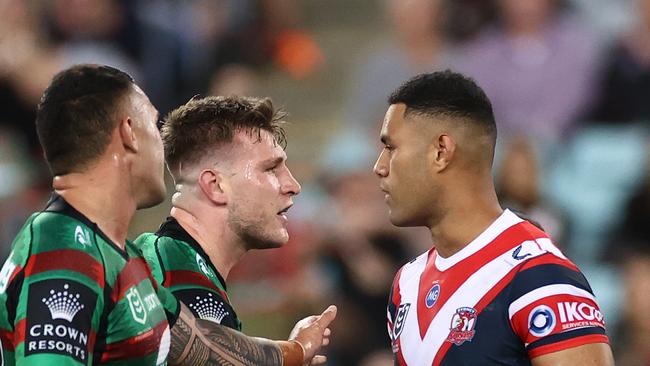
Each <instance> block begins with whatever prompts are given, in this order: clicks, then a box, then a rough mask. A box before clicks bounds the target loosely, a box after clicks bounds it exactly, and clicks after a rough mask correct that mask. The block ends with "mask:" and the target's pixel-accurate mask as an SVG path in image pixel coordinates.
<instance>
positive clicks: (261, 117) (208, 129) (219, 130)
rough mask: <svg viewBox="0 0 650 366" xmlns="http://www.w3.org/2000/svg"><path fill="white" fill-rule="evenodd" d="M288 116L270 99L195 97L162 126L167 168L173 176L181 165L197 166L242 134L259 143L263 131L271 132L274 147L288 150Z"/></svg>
mask: <svg viewBox="0 0 650 366" xmlns="http://www.w3.org/2000/svg"><path fill="white" fill-rule="evenodd" d="M286 115H287V114H286V112H284V110H282V109H281V108H278V109H276V108H275V107H274V106H273V102H272V101H271V99H270V98H255V97H244V96H208V97H203V98H200V97H194V98H192V99H190V100H189V101H188V102H187V103H185V104H184V105H182V106H180V107H178V108H177V109H175V110H173V111H171V112H170V113H169V114H168V115H167V116H166V117H165V119H164V121H163V122H162V126H161V136H162V140H163V145H164V146H165V160H166V162H167V166H168V167H169V170H170V172H172V175H174V174H175V173H174V172H176V171H178V168H179V167H180V166H181V165H186V164H188V165H191V164H194V163H197V162H198V161H200V159H201V158H202V157H203V156H204V155H205V153H206V152H208V151H209V150H212V149H215V148H218V147H220V146H223V145H226V144H229V143H232V142H233V139H234V137H235V134H236V132H239V131H244V132H246V133H249V134H251V135H253V136H257V138H258V139H261V132H262V131H268V132H269V133H271V134H272V135H273V137H274V140H275V143H277V144H279V145H280V146H282V147H283V148H285V147H286V136H285V131H284V129H283V125H284V123H285V118H286ZM174 178H177V177H174Z"/></svg>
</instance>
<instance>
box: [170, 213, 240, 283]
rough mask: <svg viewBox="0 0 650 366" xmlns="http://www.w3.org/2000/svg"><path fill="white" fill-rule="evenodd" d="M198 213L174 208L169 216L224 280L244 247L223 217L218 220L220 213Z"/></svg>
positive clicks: (237, 260)
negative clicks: (205, 255)
mask: <svg viewBox="0 0 650 366" xmlns="http://www.w3.org/2000/svg"><path fill="white" fill-rule="evenodd" d="M200 212H201V210H187V209H184V208H181V207H176V206H175V207H173V208H172V209H171V212H170V214H171V216H172V217H173V218H175V219H176V221H178V223H179V224H180V225H181V226H182V227H183V229H185V230H186V231H187V233H188V234H190V236H191V237H192V238H194V240H196V241H197V242H198V243H199V245H200V246H201V248H202V249H203V251H204V252H205V253H206V254H207V255H208V257H209V258H210V261H211V262H212V264H213V265H214V266H215V268H216V269H217V271H219V274H220V275H221V276H222V277H223V278H224V280H225V279H227V278H228V274H229V273H230V270H231V269H232V267H234V266H235V264H237V262H239V260H240V259H241V257H242V256H243V255H244V254H245V253H246V249H245V245H244V243H241V241H240V240H238V239H237V237H236V236H235V235H233V233H232V232H231V231H230V230H229V228H228V225H227V223H226V219H225V217H223V218H222V219H220V216H221V215H222V213H219V214H201V213H200Z"/></svg>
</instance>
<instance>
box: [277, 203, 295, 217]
mask: <svg viewBox="0 0 650 366" xmlns="http://www.w3.org/2000/svg"><path fill="white" fill-rule="evenodd" d="M292 206H293V205H289V206H287V207H285V208H284V209H283V210H280V211H279V212H278V215H281V216H284V217H286V216H287V215H286V213H287V211H289V209H290V208H291V207H292Z"/></svg>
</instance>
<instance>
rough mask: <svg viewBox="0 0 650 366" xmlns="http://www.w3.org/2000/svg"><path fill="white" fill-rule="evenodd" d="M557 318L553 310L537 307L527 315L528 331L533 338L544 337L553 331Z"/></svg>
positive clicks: (541, 306)
mask: <svg viewBox="0 0 650 366" xmlns="http://www.w3.org/2000/svg"><path fill="white" fill-rule="evenodd" d="M556 324H557V318H556V317H555V313H554V312H553V309H551V308H550V307H548V306H546V305H539V306H537V307H535V308H534V309H533V310H531V311H530V314H528V330H529V332H530V334H532V335H534V336H535V337H545V336H547V335H549V334H551V332H553V329H555V325H556Z"/></svg>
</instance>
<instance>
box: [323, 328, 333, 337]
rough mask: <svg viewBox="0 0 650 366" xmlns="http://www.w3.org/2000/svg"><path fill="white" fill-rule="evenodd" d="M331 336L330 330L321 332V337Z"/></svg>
mask: <svg viewBox="0 0 650 366" xmlns="http://www.w3.org/2000/svg"><path fill="white" fill-rule="evenodd" d="M331 335H332V330H331V329H330V328H327V329H325V331H324V332H323V337H329V336H331Z"/></svg>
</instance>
